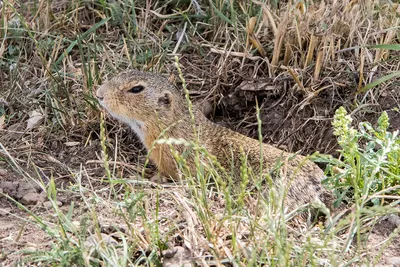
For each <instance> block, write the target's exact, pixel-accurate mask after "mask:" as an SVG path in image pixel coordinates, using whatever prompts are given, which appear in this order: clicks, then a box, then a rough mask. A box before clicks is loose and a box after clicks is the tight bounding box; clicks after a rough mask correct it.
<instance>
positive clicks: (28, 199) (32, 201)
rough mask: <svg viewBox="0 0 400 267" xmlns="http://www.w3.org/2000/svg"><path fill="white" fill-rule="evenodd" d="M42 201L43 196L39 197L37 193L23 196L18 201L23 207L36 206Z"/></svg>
mask: <svg viewBox="0 0 400 267" xmlns="http://www.w3.org/2000/svg"><path fill="white" fill-rule="evenodd" d="M39 201H40V202H42V201H43V196H41V195H40V194H38V193H32V192H31V193H28V194H26V195H25V196H23V197H22V198H21V200H20V202H21V203H22V204H24V205H36V204H37V203H38V202H39Z"/></svg>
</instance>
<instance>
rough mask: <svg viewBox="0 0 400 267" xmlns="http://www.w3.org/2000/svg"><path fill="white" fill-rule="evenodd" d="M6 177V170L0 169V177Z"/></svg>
mask: <svg viewBox="0 0 400 267" xmlns="http://www.w3.org/2000/svg"><path fill="white" fill-rule="evenodd" d="M6 175H7V170H6V169H0V177H5V176H6Z"/></svg>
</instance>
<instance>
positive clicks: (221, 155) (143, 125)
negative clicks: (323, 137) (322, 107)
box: [96, 70, 330, 208]
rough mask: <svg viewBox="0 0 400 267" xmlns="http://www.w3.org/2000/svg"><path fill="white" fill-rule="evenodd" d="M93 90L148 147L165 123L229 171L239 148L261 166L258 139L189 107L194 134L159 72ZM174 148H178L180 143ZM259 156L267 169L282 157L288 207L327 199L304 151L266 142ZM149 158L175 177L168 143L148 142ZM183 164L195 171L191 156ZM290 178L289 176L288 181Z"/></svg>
mask: <svg viewBox="0 0 400 267" xmlns="http://www.w3.org/2000/svg"><path fill="white" fill-rule="evenodd" d="M96 95H97V98H98V100H99V102H100V104H101V105H102V106H103V107H104V108H105V109H106V110H107V111H108V112H109V113H110V114H111V115H112V116H114V117H115V118H117V119H118V120H121V121H123V122H125V123H127V124H129V125H130V126H131V128H132V129H133V130H134V131H135V132H136V134H137V135H138V137H139V139H140V140H141V142H142V143H143V145H144V146H145V147H146V149H147V150H149V149H150V148H151V147H152V146H153V142H154V141H155V140H156V139H157V138H158V137H159V136H160V134H161V133H162V132H163V131H164V130H165V129H166V128H167V127H169V129H168V130H167V131H166V132H165V135H164V137H163V138H176V139H178V138H183V139H186V140H189V141H194V140H198V143H199V145H201V146H203V147H204V148H205V149H207V151H208V152H209V153H210V154H212V155H214V156H215V157H216V158H217V159H218V161H219V162H220V163H221V165H222V166H223V167H224V168H226V169H228V170H229V169H231V166H232V156H233V163H234V166H237V170H236V173H240V170H239V166H240V151H241V148H242V151H244V152H245V153H246V154H247V156H248V164H249V165H250V166H251V167H252V168H253V170H254V171H255V172H257V169H259V167H260V143H259V141H258V140H255V139H252V138H250V137H247V136H244V135H242V134H240V133H238V132H235V131H232V130H230V129H227V128H224V127H222V126H220V125H217V124H215V123H213V122H211V121H209V120H208V119H207V118H206V117H205V116H204V115H203V113H202V112H201V110H200V109H199V108H197V107H193V114H194V117H195V127H196V128H195V129H196V136H195V133H194V131H193V123H192V120H191V118H190V113H189V111H188V104H187V101H186V100H185V99H184V98H183V97H182V95H181V94H180V93H179V91H178V90H177V89H176V88H175V86H173V85H172V84H171V83H170V82H169V81H168V79H167V78H166V77H164V76H162V75H160V74H155V73H149V72H142V71H137V70H130V71H126V72H123V73H120V74H118V75H117V76H116V77H114V78H113V79H111V80H109V81H107V82H105V83H104V84H103V85H102V86H100V87H99V89H98V90H97V93H96ZM177 150H178V151H179V147H178V148H177ZM181 152H182V151H181ZM262 156H263V166H264V168H266V170H268V168H269V169H270V168H271V167H272V166H274V165H275V164H276V162H277V161H279V160H280V161H281V162H285V161H287V164H286V165H285V164H284V166H283V167H282V169H284V170H283V171H284V172H285V173H286V176H287V177H288V179H287V180H285V181H286V182H287V183H290V186H289V190H288V194H287V198H286V202H285V204H286V205H287V206H288V207H293V208H294V207H297V206H300V205H303V204H306V203H308V202H311V201H313V200H316V199H319V200H321V201H322V202H324V203H326V204H327V202H328V201H330V194H329V193H328V192H327V191H326V189H325V188H324V187H323V186H322V184H321V180H322V179H323V177H324V173H323V171H322V170H321V169H320V168H319V167H318V166H317V165H316V164H315V163H313V162H311V161H308V160H306V159H305V157H304V156H301V155H295V156H294V155H293V154H291V153H288V152H284V151H282V150H280V149H278V148H276V147H274V146H271V145H268V144H265V143H263V144H262ZM150 158H151V159H152V161H153V162H154V163H155V164H156V165H157V167H158V169H159V171H160V172H161V173H162V174H164V175H167V176H171V177H173V178H178V176H179V175H178V168H177V164H176V161H175V159H174V157H173V154H172V152H171V150H170V147H169V146H168V145H156V146H155V147H153V149H152V150H151V153H150ZM288 158H291V159H290V160H288ZM187 164H188V165H189V166H190V167H191V168H192V169H193V171H195V169H194V163H193V162H192V161H191V159H190V156H189V158H188V159H187ZM281 172H282V171H281ZM290 179H292V181H288V180H290ZM280 181H282V180H280ZM278 184H279V182H278ZM328 199H329V200H328Z"/></svg>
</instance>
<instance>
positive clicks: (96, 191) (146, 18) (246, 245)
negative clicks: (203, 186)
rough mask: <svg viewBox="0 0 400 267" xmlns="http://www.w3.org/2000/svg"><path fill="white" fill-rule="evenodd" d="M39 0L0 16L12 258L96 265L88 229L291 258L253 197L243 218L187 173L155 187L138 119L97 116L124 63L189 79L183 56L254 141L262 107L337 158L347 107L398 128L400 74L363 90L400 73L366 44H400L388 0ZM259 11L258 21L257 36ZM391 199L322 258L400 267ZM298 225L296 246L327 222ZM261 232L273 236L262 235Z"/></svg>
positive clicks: (141, 246) (219, 107)
mask: <svg viewBox="0 0 400 267" xmlns="http://www.w3.org/2000/svg"><path fill="white" fill-rule="evenodd" d="M39 2H40V4H39V6H37V5H35V4H34V3H31V2H30V1H20V2H19V1H16V3H15V5H12V4H11V2H8V1H3V2H1V1H0V3H1V4H0V7H1V10H2V11H3V12H4V13H2V14H5V15H4V17H3V19H1V18H0V22H1V23H2V25H7V27H4V26H2V27H0V33H1V34H0V41H1V42H0V43H1V44H0V70H1V71H0V88H2V90H0V145H1V147H0V249H1V251H2V253H1V256H0V266H17V264H25V263H26V262H29V263H31V264H32V265H33V264H37V265H41V264H43V262H46V263H49V262H50V263H52V264H53V266H54V265H57V263H60V264H61V263H65V262H68V263H71V262H74V260H73V259H71V258H72V257H73V256H76V255H78V256H76V257H77V258H79V257H80V256H79V255H81V254H82V255H83V256H82V255H81V258H83V259H87V258H90V259H91V260H93V259H94V258H96V257H95V256H93V255H92V254H91V253H92V251H91V249H93V247H92V246H90V240H91V239H93V238H94V239H96V238H97V236H98V235H99V234H100V233H102V234H104V235H106V236H105V239H107V238H108V239H109V238H110V237H112V239H111V241H107V245H109V244H111V243H112V242H117V243H118V244H121V243H123V242H122V241H126V242H127V243H128V244H134V245H132V246H130V247H129V249H128V251H129V253H127V254H129V257H128V258H129V259H130V261H132V262H134V263H140V264H143V265H146V264H150V263H149V262H152V263H154V262H156V264H157V263H158V264H161V263H160V262H158V260H160V261H161V260H162V261H163V263H162V264H163V265H164V266H174V264H178V263H179V260H180V259H179V258H181V259H183V260H185V259H188V258H192V257H193V259H194V261H195V262H196V263H197V264H198V265H206V263H207V264H209V265H217V264H218V263H222V264H226V265H230V264H232V262H233V260H232V259H235V257H238V258H240V257H239V256H237V255H253V254H257V253H260V258H261V255H262V254H263V253H264V252H263V250H265V251H267V252H268V253H270V254H271V255H280V256H282V255H281V254H279V252H277V251H278V250H279V244H278V245H277V244H276V243H279V242H277V241H276V240H275V238H277V236H276V235H275V233H273V231H272V230H271V229H273V228H274V227H275V225H270V222H271V220H268V219H265V218H261V217H263V216H266V215H259V214H258V213H257V212H258V210H257V207H258V206H257V205H256V204H254V203H256V202H257V200H255V199H248V200H246V202H245V204H246V205H245V208H243V207H241V208H242V209H243V211H245V212H248V214H245V213H244V212H243V211H242V210H240V208H238V209H237V210H234V211H232V210H230V209H229V208H227V206H229V205H228V204H229V203H228V204H227V203H226V202H227V198H226V196H224V194H221V193H220V192H218V190H216V191H214V189H210V191H207V192H206V193H204V194H203V192H202V191H201V190H200V189H199V190H198V187H196V186H193V185H191V184H190V181H177V182H174V183H172V182H170V181H169V182H165V183H161V184H160V183H156V182H153V181H152V180H151V179H150V178H152V177H153V175H154V174H155V173H156V169H155V167H154V166H153V165H151V163H149V164H147V161H146V151H145V150H144V149H143V147H142V145H141V144H140V142H139V140H138V139H137V138H136V136H135V134H134V133H133V132H132V130H130V129H129V128H128V127H127V126H126V125H124V124H121V123H120V122H118V121H116V120H113V119H112V118H111V117H110V116H108V115H107V114H106V115H105V116H106V118H105V125H104V127H103V126H101V119H100V118H101V112H102V111H101V109H100V108H99V106H98V105H97V102H96V100H95V98H94V97H93V93H94V91H95V90H96V89H97V87H98V86H99V85H100V84H101V83H102V82H103V81H104V80H106V79H107V78H110V77H112V76H113V75H114V74H115V73H117V72H118V71H120V70H123V69H126V68H139V69H144V70H149V71H154V72H163V73H166V74H167V75H170V76H171V77H172V79H171V80H173V81H174V83H175V84H176V85H177V87H178V88H179V89H182V81H181V80H180V79H179V77H178V76H179V75H178V72H177V69H176V67H175V58H174V56H175V55H178V56H179V64H180V67H181V68H182V71H183V74H184V78H185V81H186V83H187V87H188V88H189V91H190V97H191V99H192V101H193V102H195V103H196V104H204V103H207V104H208V105H209V106H210V107H211V109H210V113H209V114H208V117H209V119H210V120H212V121H214V122H216V123H218V124H221V125H224V126H226V127H228V128H231V129H233V130H236V131H238V132H241V133H243V134H245V135H247V136H250V137H253V138H258V125H257V112H256V106H257V105H258V106H259V108H260V119H261V125H262V127H261V134H262V138H263V142H266V143H270V144H274V145H276V146H278V147H280V148H282V149H285V150H288V151H293V152H294V151H301V153H302V154H304V155H306V154H311V153H313V152H316V151H319V152H320V153H326V154H330V155H332V156H334V157H338V156H340V153H339V151H338V148H339V146H338V143H337V139H336V137H335V136H334V135H333V128H332V120H333V116H334V114H335V111H336V110H337V109H338V108H339V107H340V106H344V107H345V108H346V109H347V110H348V112H349V113H350V114H351V116H352V118H353V120H354V121H353V125H355V126H356V125H357V124H358V123H359V122H362V121H368V122H371V124H373V125H376V122H377V119H378V117H379V116H380V115H381V113H382V112H383V111H386V112H387V113H388V115H389V121H390V127H389V130H390V131H395V130H397V129H400V116H399V107H400V90H398V84H399V78H398V77H399V76H397V77H393V79H390V80H387V81H385V82H382V83H379V84H378V85H377V86H376V87H374V88H370V89H365V86H367V84H369V83H371V82H373V81H377V80H379V79H380V78H382V77H384V76H385V75H387V74H393V73H398V71H399V67H398V60H397V59H398V57H399V53H398V49H397V50H393V51H392V50H378V49H374V48H363V49H360V48H359V47H357V46H359V45H363V44H382V43H383V44H393V43H395V44H398V41H399V40H398V36H397V35H398V33H396V31H395V30H393V29H396V27H398V23H399V22H398V14H399V9H398V6H391V5H389V4H388V2H387V1H383V2H385V3H383V4H382V3H380V2H379V1H365V2H362V3H361V2H360V1H343V3H339V1H315V2H316V3H314V4H310V5H308V6H307V8H306V9H304V10H303V8H305V7H303V6H302V4H301V3H300V2H301V1H297V2H299V3H298V4H297V5H290V4H289V3H286V2H285V3H283V1H282V3H279V4H278V5H277V6H275V5H274V4H273V3H272V2H273V1H271V4H265V3H264V4H263V3H258V2H257V1H254V5H255V6H254V7H252V8H254V10H253V9H252V8H249V9H248V10H247V9H246V8H247V7H244V6H243V5H242V4H241V3H238V4H237V6H236V5H235V6H234V8H237V11H235V12H233V13H232V12H231V11H229V9H226V5H228V4H227V3H222V2H221V3H219V1H216V2H215V3H214V4H213V5H214V6H212V5H211V6H210V4H208V3H200V7H199V8H200V10H198V9H197V8H196V5H195V3H197V2H196V1H192V2H191V3H192V4H191V5H190V4H189V1H177V2H176V3H175V2H174V1H173V2H172V3H164V2H163V1H159V2H160V3H158V1H156V2H157V3H150V2H151V1H150V2H149V3H147V4H145V3H138V6H134V7H132V6H131V5H132V4H131V3H125V6H124V5H122V6H123V7H125V9H124V8H121V6H120V5H119V3H111V4H107V5H104V6H102V5H100V4H94V3H89V2H88V3H75V4H69V3H68V1H48V2H45V1H39ZM200 2H201V1H200ZM239 2H240V1H239ZM287 2H291V1H287ZM358 2H360V3H358ZM380 4H381V5H380ZM378 7H379V8H378ZM396 8H397V9H396ZM219 9H220V10H223V11H224V13H225V14H230V15H229V16H228V15H223V14H222V13H221V12H219V11H218V10H219ZM244 9H246V10H244ZM132 10H133V11H134V12H132ZM177 10H179V11H177ZM332 10H336V13H335V12H334V11H332ZM228 11H229V12H228ZM179 12H181V13H179ZM204 12H206V13H207V14H206V15H207V16H206V15H204V14H203V13H204ZM134 13H135V14H136V16H137V17H135V18H134V19H136V21H135V23H133V22H131V19H133V18H132V14H134ZM233 14H236V15H233ZM249 14H253V15H254V17H257V18H258V22H257V27H255V28H254V29H253V31H252V30H250V28H251V26H250V25H252V24H251V21H252V20H251V17H250V15H249ZM105 18H110V20H109V21H108V20H107V21H105V20H104V19H105ZM233 21H236V23H237V24H236V26H235V24H234V22H233ZM184 29H187V32H186V33H185V30H184ZM300 33H301V34H300ZM78 34H79V38H77V36H78ZM7 36H13V37H14V38H8V37H7ZM182 36H183V38H180V37H182ZM62 38H65V40H64V39H62ZM299 40H300V41H299ZM259 44H262V45H259ZM275 51H278V53H276V52H275ZM310 51H311V52H310ZM321 60H322V63H321ZM363 88H364V89H365V90H364V89H363ZM102 129H103V130H104V131H105V134H104V136H105V137H103V136H102V133H101V131H102ZM105 152H107V155H108V166H109V167H110V171H111V176H112V179H109V176H108V174H107V171H106V165H107V164H106V163H105V161H107V159H106V158H105ZM144 165H147V167H146V168H145V174H144V177H145V178H144V179H143V178H141V177H142V171H143V168H144V167H143V166H144ZM321 167H322V168H324V167H325V165H324V164H322V165H321ZM53 181H54V185H55V188H56V190H55V189H54V188H52V183H53ZM197 190H198V191H197ZM55 191H56V193H55ZM52 194H54V195H56V198H55V197H54V195H52ZM396 197H397V198H396ZM204 199H206V201H204ZM393 199H394V200H397V201H398V195H394V196H393ZM202 201H203V202H202ZM252 201H253V202H252ZM201 203H203V204H201ZM204 203H207V204H204ZM391 203H392V207H391V208H393V210H391V211H390V212H382V211H379V212H377V213H376V214H372V213H370V214H372V215H371V217H368V216H367V217H368V218H367V219H365V220H364V221H363V223H364V225H363V227H362V234H363V235H362V241H360V242H361V243H360V244H361V247H360V248H358V243H357V241H354V240H352V241H351V242H350V244H349V245H348V246H347V245H346V244H347V243H346V242H347V240H349V239H350V238H349V236H350V231H351V228H350V226H349V225H352V224H351V223H348V225H347V224H346V227H347V226H348V228H346V227H343V229H342V231H337V232H336V236H335V237H330V239H328V238H327V239H326V241H325V242H327V243H328V245H327V246H328V247H329V249H331V251H335V252H336V256H326V255H325V254H324V253H323V252H321V250H322V249H319V248H316V250H315V251H317V252H318V253H320V254H318V253H317V252H316V253H315V254H318V256H316V258H317V260H319V264H320V265H323V264H322V263H321V262H322V260H323V259H330V262H329V264H327V266H334V263H335V261H336V263H337V264H344V263H347V264H350V263H349V262H351V260H354V261H353V262H352V263H351V264H353V266H359V265H358V264H359V263H360V262H362V263H363V264H368V263H369V264H372V265H376V266H396V265H398V266H400V253H399V251H400V237H399V234H398V232H399V229H400V223H399V220H398V217H396V213H397V214H398V211H399V209H400V207H399V205H398V203H396V202H391ZM21 204H23V205H24V206H22V205H21ZM253 204H254V205H253ZM203 205H204V206H203ZM239 206H240V204H239ZM203 209H204V210H203ZM396 209H397V210H396ZM238 210H240V211H238ZM229 212H232V213H234V216H233V217H229V216H227V215H226V214H227V213H229ZM235 212H236V213H235ZM390 214H393V216H392V215H390ZM255 215H259V217H260V218H261V219H260V218H258V217H257V216H255ZM275 215H276V214H272V215H268V216H272V218H274V219H276V218H277V217H274V216H275ZM231 216H232V215H231ZM235 216H236V217H235ZM246 216H249V217H248V218H247V217H246ZM232 218H234V219H232ZM249 218H251V219H249ZM253 219H254V221H252V220H253ZM270 219H271V218H270ZM276 220H277V221H278V219H276ZM279 227H281V225H278V228H279ZM288 227H289V228H288V229H285V231H287V232H288V233H289V234H288V235H287V236H288V237H287V239H285V241H286V242H287V244H291V245H292V246H293V247H295V249H293V251H297V253H299V254H300V255H301V254H302V253H301V251H303V250H302V249H303V247H305V246H306V245H304V244H307V245H309V246H313V245H315V246H316V247H318V246H319V243H321V242H323V239H321V236H320V233H319V232H318V231H319V230H318V229H314V228H313V227H315V225H314V226H309V225H307V226H304V227H303V226H302V225H300V226H299V225H298V226H297V227H292V226H288ZM254 228H256V230H254ZM60 229H61V230H60ZM232 229H234V231H233V230H232ZM274 229H275V228H274ZM305 229H306V230H305ZM349 229H350V230H349ZM258 231H259V232H258ZM285 233H286V232H285ZM285 236H286V235H285ZM313 237H315V242H314V241H309V240H313V239H312V238H313ZM257 238H259V239H260V240H263V238H264V239H265V240H267V241H265V240H264V241H265V242H266V243H265V244H264V243H263V244H262V245H260V246H257V244H258V243H260V244H261V243H262V242H261V241H260V242H258V243H257ZM392 238H393V239H392ZM270 239H271V240H274V241H276V242H275V243H274V244H273V245H270V244H269V243H268V240H270ZM66 240H67V241H66ZM305 240H308V241H305ZM321 240H322V241H321ZM388 240H389V241H390V242H388ZM364 241H366V242H364ZM307 242H308V243H307ZM330 242H332V243H330ZM97 243H98V242H97ZM97 243H96V242H95V244H97ZM267 243H268V244H267ZM82 244H84V245H82ZM232 244H236V245H232ZM255 244H256V245H255ZM285 244H286V243H285ZM298 244H302V245H298ZM254 245H255V246H254ZM264 245H265V247H264ZM297 245H298V247H296V246H297ZM321 247H323V248H326V246H325V247H324V246H321ZM71 248H73V249H71ZM75 248H80V249H81V250H74V249H75ZM123 248H124V247H122V248H119V249H120V250H117V252H115V253H116V254H118V255H121V253H122V252H121V250H122V249H123ZM265 248H268V250H267V249H265ZM296 249H297V250H296ZM38 251H47V252H49V251H50V252H51V253H47V254H46V253H42V254H40V253H39V254H37V252H38ZM77 251H78V252H77ZM298 251H300V252H298ZM62 252H65V253H62ZM67 252H68V253H67ZM74 253H76V254H74ZM79 253H81V254H79ZM268 253H266V254H268ZM122 254H123V253H122ZM327 254H328V253H327ZM334 254H335V253H333V254H332V255H334ZM341 254H342V255H341ZM70 255H71V256H70ZM290 255H298V254H296V253H295V252H293V254H290ZM290 255H289V256H290ZM29 256H33V257H32V258H30V257H29ZM286 256H287V255H286ZM289 256H288V257H289ZM325 256H326V257H325ZM40 257H42V258H40ZM68 257H71V258H68ZM277 257H278V256H277ZM282 257H283V256H282ZM66 258H68V259H66ZM120 258H124V257H120ZM249 258H251V257H250V256H249ZM265 258H268V257H265ZM298 258H301V257H300V256H299V257H298ZM304 259H307V260H308V259H310V261H311V259H312V256H311V255H309V257H308V258H307V257H306V256H304ZM22 260H25V261H26V262H24V263H22ZM146 260H147V261H146ZM153 261H154V262H153ZM305 261H306V260H304V262H303V265H306V263H305ZM110 262H112V261H110ZM228 262H230V263H228ZM314 263H315V262H314ZM85 264H87V262H85ZM242 264H243V263H242ZM247 264H249V262H247ZM258 264H261V263H259V262H258ZM264 264H267V265H268V263H264ZM275 264H276V262H275ZM232 265H234V264H232ZM269 265H274V264H272V263H271V262H269ZM310 265H312V263H310ZM42 266H43V265H42ZM175 266H177V265H175ZM278 266H279V263H278Z"/></svg>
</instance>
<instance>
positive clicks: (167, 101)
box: [158, 91, 172, 106]
mask: <svg viewBox="0 0 400 267" xmlns="http://www.w3.org/2000/svg"><path fill="white" fill-rule="evenodd" d="M162 94H163V95H162V96H160V97H159V98H158V104H161V105H163V106H169V105H171V103H172V93H171V92H170V91H164V92H162Z"/></svg>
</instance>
